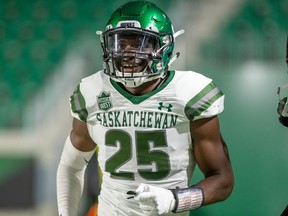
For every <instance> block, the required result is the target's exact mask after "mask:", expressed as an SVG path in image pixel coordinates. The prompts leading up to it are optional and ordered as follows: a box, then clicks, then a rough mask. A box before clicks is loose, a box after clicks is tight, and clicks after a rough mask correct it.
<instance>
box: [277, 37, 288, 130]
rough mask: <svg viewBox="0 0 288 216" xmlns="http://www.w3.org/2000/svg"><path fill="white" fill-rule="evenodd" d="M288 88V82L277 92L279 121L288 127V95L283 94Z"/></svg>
mask: <svg viewBox="0 0 288 216" xmlns="http://www.w3.org/2000/svg"><path fill="white" fill-rule="evenodd" d="M286 64H287V65H288V36H287V42H286ZM287 88H288V83H286V84H284V85H282V86H280V87H278V90H277V94H278V99H279V102H278V107H277V112H278V114H279V121H280V123H281V124H282V125H284V126H286V127H288V99H287V97H283V98H282V96H281V91H283V89H287Z"/></svg>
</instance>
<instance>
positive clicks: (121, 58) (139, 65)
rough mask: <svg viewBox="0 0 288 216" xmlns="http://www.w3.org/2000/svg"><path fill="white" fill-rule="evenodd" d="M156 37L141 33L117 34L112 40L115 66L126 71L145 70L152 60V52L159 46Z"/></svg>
mask: <svg viewBox="0 0 288 216" xmlns="http://www.w3.org/2000/svg"><path fill="white" fill-rule="evenodd" d="M156 41H157V40H156V38H155V37H152V36H147V35H141V34H139V33H130V34H128V33H121V34H115V35H114V37H113V40H111V41H110V42H111V43H110V48H112V50H113V51H114V52H115V53H116V55H114V63H115V67H116V68H117V69H118V70H119V71H122V72H124V73H137V72H141V71H143V70H144V69H145V68H146V66H147V65H148V64H149V61H151V52H155V51H156V49H157V48H158V46H157V42H156Z"/></svg>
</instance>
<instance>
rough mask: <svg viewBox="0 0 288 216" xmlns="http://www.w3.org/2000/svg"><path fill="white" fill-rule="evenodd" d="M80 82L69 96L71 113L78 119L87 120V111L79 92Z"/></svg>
mask: <svg viewBox="0 0 288 216" xmlns="http://www.w3.org/2000/svg"><path fill="white" fill-rule="evenodd" d="M80 86H81V83H80V84H79V85H78V86H77V87H76V89H75V90H74V92H73V94H72V95H71V96H70V108H71V114H72V116H73V117H74V118H76V119H78V120H80V121H84V122H86V121H87V117H88V111H87V108H86V102H85V98H84V96H83V94H82V92H81V88H80Z"/></svg>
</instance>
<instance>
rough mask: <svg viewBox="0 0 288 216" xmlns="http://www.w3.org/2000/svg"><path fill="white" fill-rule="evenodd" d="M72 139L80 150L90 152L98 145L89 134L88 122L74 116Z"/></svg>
mask: <svg viewBox="0 0 288 216" xmlns="http://www.w3.org/2000/svg"><path fill="white" fill-rule="evenodd" d="M70 139H71V142H72V144H73V145H74V147H75V148H77V149H78V150H80V151H83V152H89V151H92V150H94V149H95V146H96V145H95V143H94V141H93V140H92V139H91V137H90V135H89V132H88V129H87V124H86V123H85V122H82V121H80V120H78V119H76V118H73V124H72V131H71V134H70Z"/></svg>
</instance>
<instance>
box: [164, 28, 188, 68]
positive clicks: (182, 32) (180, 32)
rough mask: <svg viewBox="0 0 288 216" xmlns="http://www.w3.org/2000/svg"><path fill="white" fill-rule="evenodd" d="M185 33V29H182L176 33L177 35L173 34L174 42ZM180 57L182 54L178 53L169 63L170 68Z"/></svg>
mask: <svg viewBox="0 0 288 216" xmlns="http://www.w3.org/2000/svg"><path fill="white" fill-rule="evenodd" d="M184 33H185V30H184V29H181V30H179V31H177V32H175V33H174V34H173V38H174V40H175V38H176V37H178V36H180V35H182V34H184ZM179 56H180V52H176V54H175V55H174V56H173V57H172V58H171V60H170V61H169V63H168V66H169V67H170V65H171V64H172V63H173V62H174V61H175V60H176V59H178V58H179Z"/></svg>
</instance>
